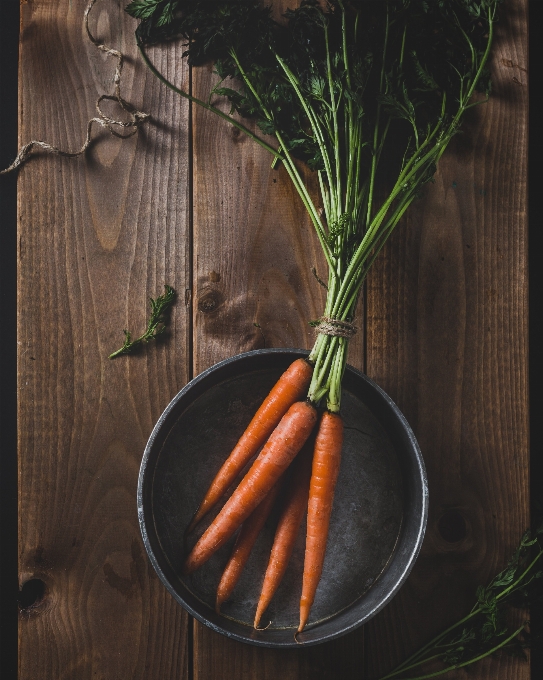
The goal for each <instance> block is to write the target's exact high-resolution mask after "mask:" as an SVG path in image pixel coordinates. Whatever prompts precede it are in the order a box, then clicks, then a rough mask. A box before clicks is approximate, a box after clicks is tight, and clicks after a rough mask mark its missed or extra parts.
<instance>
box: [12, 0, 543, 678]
mask: <svg viewBox="0 0 543 680" xmlns="http://www.w3.org/2000/svg"><path fill="white" fill-rule="evenodd" d="M123 4H124V3H123V2H113V1H112V0H111V1H108V2H105V1H104V2H101V1H99V2H98V4H97V5H96V7H95V9H94V10H93V14H92V17H91V26H92V27H93V30H94V32H95V34H96V35H97V36H98V37H99V38H100V39H103V40H104V41H105V42H106V44H108V45H112V46H116V47H117V46H118V47H119V48H120V49H121V50H122V51H123V52H124V53H126V54H128V55H130V59H129V61H128V62H127V67H126V72H125V76H124V79H123V94H124V96H125V97H126V98H127V99H128V100H129V101H131V102H132V103H134V104H135V105H136V106H138V107H139V108H142V109H144V110H146V111H149V112H151V114H152V116H153V119H152V121H151V123H150V124H149V125H147V126H146V127H145V128H144V129H143V130H142V131H141V133H140V134H138V135H137V136H136V137H134V138H132V139H130V140H126V141H122V142H121V141H120V140H117V139H112V138H110V137H107V136H105V135H103V136H101V138H100V140H99V141H98V142H97V143H96V144H95V145H94V146H93V148H92V150H91V151H90V152H89V153H88V154H87V155H86V156H85V158H79V159H76V160H69V159H59V158H56V157H40V158H39V159H35V160H32V161H31V162H30V163H29V164H28V165H27V166H26V167H25V168H23V169H22V171H21V172H20V173H19V178H18V188H17V224H18V234H17V239H16V240H15V238H14V236H13V232H12V231H11V233H9V229H10V228H11V230H13V222H10V212H9V210H10V207H9V206H10V205H11V204H10V203H9V200H10V199H9V192H10V190H14V187H15V184H14V179H13V178H8V179H7V180H6V179H4V178H2V180H0V181H1V182H2V185H1V187H0V188H1V189H2V190H3V191H4V192H5V194H4V195H5V196H6V197H7V198H4V197H3V199H2V200H5V201H6V206H7V207H6V212H5V213H3V215H2V222H3V223H4V224H6V225H7V224H9V225H10V227H8V228H5V229H4V230H3V231H4V232H6V233H5V235H4V234H3V236H2V239H3V242H4V243H5V244H6V245H7V249H5V250H4V253H7V252H11V255H10V256H8V255H4V254H3V257H4V256H5V257H6V262H7V258H8V257H11V258H13V252H14V250H15V249H16V252H17V266H18V299H19V306H18V308H19V313H18V324H17V325H18V338H17V343H18V344H17V350H18V352H17V353H18V411H19V421H18V422H19V425H18V430H17V432H18V435H17V439H18V450H19V458H18V460H19V463H18V478H19V525H18V535H19V545H18V566H17V573H18V581H19V583H18V585H19V588H22V593H23V595H22V596H21V607H20V611H19V633H18V639H19V657H18V669H19V670H18V676H19V678H20V680H27V678H28V679H29V680H30V678H32V679H33V680H34V679H39V680H42V679H43V680H49V679H51V680H58V679H62V680H72V679H73V680H75V679H77V680H86V679H87V678H88V679H89V680H90V678H93V679H94V678H104V679H106V678H107V679H108V680H109V679H115V680H116V679H124V678H145V679H146V680H151V679H154V678H156V679H157V680H158V679H159V678H160V680H169V679H170V678H187V679H189V678H190V679H194V680H204V679H205V680H207V679H210V680H211V679H213V680H215V679H219V678H220V679H225V680H228V679H230V678H231V679H232V680H233V679H234V678H235V679H236V680H237V679H240V678H247V679H249V678H251V679H252V678H259V679H261V678H262V679H268V678H269V679H270V680H271V679H275V678H278V677H282V678H284V679H285V680H291V679H292V680H294V679H296V680H302V679H305V678H309V677H311V678H316V679H317V680H319V679H321V678H322V679H324V678H346V679H350V678H353V679H354V678H362V677H363V678H368V679H370V678H376V677H378V676H379V675H380V674H382V673H384V672H385V671H386V670H388V669H389V668H391V667H392V666H393V665H394V663H396V662H398V661H399V660H401V659H402V658H403V657H404V656H405V655H406V654H408V653H409V652H410V651H412V650H414V649H415V648H416V647H417V646H418V645H419V644H421V643H422V642H424V641H425V640H427V639H428V638H429V637H431V636H432V635H433V634H434V633H435V632H437V631H438V630H439V629H440V628H442V627H444V626H446V625H447V624H449V623H451V622H452V621H454V620H455V619H456V618H458V617H459V616H461V615H462V614H463V613H465V612H466V611H467V610H469V608H470V607H471V603H472V602H473V596H474V591H475V587H476V586H477V585H478V584H479V583H484V582H486V581H487V580H488V579H489V578H490V577H491V576H492V575H493V574H494V573H495V572H496V571H498V570H499V569H500V568H501V567H502V565H503V564H504V563H505V562H506V560H507V558H508V556H509V554H510V553H511V552H512V549H513V548H514V546H515V544H516V543H517V542H518V539H519V537H520V535H521V534H522V532H523V530H524V529H525V527H526V526H528V524H529V478H528V462H529V453H528V435H529V427H528V383H527V377H528V374H527V368H528V367H527V345H528V307H527V303H528V297H527V264H528V256H527V215H526V211H527V187H526V180H527V177H526V164H527V160H526V159H527V111H528V108H527V107H528V101H527V71H526V69H527V33H526V32H527V22H526V14H527V10H528V4H527V2H526V0H510V1H509V2H507V3H506V5H505V10H504V16H503V20H502V22H501V23H500V25H499V27H498V32H497V33H498V35H497V42H496V47H495V52H494V58H493V62H492V71H493V77H494V96H493V98H492V100H491V102H490V103H489V104H487V105H485V106H482V107H478V108H477V109H474V110H473V111H472V113H471V115H470V116H469V117H468V120H467V121H466V126H465V129H464V134H463V135H461V136H459V137H458V138H457V139H456V140H455V142H454V144H453V145H452V146H451V148H450V150H449V152H448V154H447V156H446V157H445V158H444V159H443V162H442V163H441V166H440V169H439V172H438V174H437V176H436V181H435V183H434V184H433V185H431V186H430V187H429V188H428V190H427V191H426V193H425V196H424V198H423V200H421V201H420V202H418V203H417V204H415V205H414V206H413V209H412V210H411V212H410V214H409V217H408V218H407V219H406V220H405V221H404V224H403V225H402V226H401V227H400V228H399V230H398V232H397V233H396V234H395V236H394V238H393V240H392V241H391V243H390V244H389V247H387V248H386V250H385V252H384V253H383V255H382V257H381V258H380V260H379V262H378V263H377V264H376V266H375V269H374V271H373V272H372V275H371V277H370V279H369V281H368V286H367V294H366V301H365V323H364V332H363V333H361V334H360V335H359V337H358V339H357V341H356V342H355V343H353V346H352V347H351V350H350V358H349V361H350V363H352V364H353V365H355V366H357V367H360V368H363V369H364V370H365V371H366V372H367V373H368V375H369V376H370V377H372V378H373V379H374V380H376V381H377V382H378V383H379V384H380V385H381V386H382V387H383V388H384V389H385V390H386V391H387V392H389V394H390V395H391V396H392V398H393V399H394V400H395V401H396V402H397V403H398V405H399V406H400V408H401V409H402V410H403V411H404V413H405V414H406V416H407V418H408V420H409V422H410V423H411V425H412V427H413V428H414V430H415V433H416V434H417V437H418V439H419V442H420V444H421V448H422V451H423V454H424V457H425V461H426V465H427V469H428V475H429V483H430V492H431V504H430V515H429V522H428V530H427V535H426V538H425V542H424V546H423V550H422V553H421V555H420V558H419V560H418V561H417V564H416V566H415V568H414V570H413V572H412V574H411V576H410V578H409V580H408V582H407V583H406V585H405V586H404V587H403V589H402V591H401V593H400V594H399V595H398V596H397V597H396V598H395V599H394V600H393V602H392V603H391V604H390V605H389V606H388V607H387V608H386V609H385V610H384V611H383V612H381V613H380V614H379V615H378V616H377V617H376V618H375V619H374V620H372V621H371V622H370V623H369V624H368V625H366V626H365V627H364V628H362V629H360V630H359V631H356V632H355V633H352V634H350V635H348V636H346V637H344V638H342V639H340V640H338V641H336V642H333V643H329V644H326V645H322V646H319V647H315V648H310V649H306V650H304V649H300V650H293V651H287V652H281V651H275V650H260V649H256V648H253V647H250V646H247V645H242V644H238V643H234V642H232V641H229V640H227V639H226V638H223V637H222V636H219V635H217V634H215V633H212V632H211V631H209V630H208V629H207V628H205V627H204V626H201V625H200V624H197V623H195V622H193V621H192V620H191V619H190V618H189V617H188V616H187V615H186V614H185V613H184V611H183V610H182V609H181V608H180V607H179V606H178V605H176V604H175V602H174V601H173V599H172V598H171V597H170V596H169V595H168V594H167V592H166V591H165V589H164V588H163V587H162V585H161V583H160V582H159V580H158V578H157V577H156V576H155V574H154V572H153V570H152V568H151V567H150V565H149V564H148V561H147V558H146V556H145V552H144V549H143V546H142V543H141V539H140V535H139V529H138V524H137V516H136V511H135V489H136V480H137V473H138V466H139V462H140V459H141V454H142V451H143V447H144V445H145V441H146V439H147V437H148V435H149V433H150V431H151V429H152V426H153V423H154V422H155V421H156V419H157V418H158V416H159V415H160V413H161V412H162V410H163V409H164V407H165V406H166V404H167V403H168V401H169V400H170V399H171V398H172V397H173V395H174V394H175V393H176V392H177V391H178V390H179V389H180V388H181V387H182V386H183V385H184V384H185V383H186V382H187V380H189V379H190V378H191V377H192V376H193V375H196V374H197V373H199V372H200V371H201V370H203V369H205V368H206V367H208V366H210V365H211V364H213V363H215V362H216V361H219V360H221V359H223V358H225V357H227V356H230V355H232V354H236V353H238V352H240V351H244V350H248V349H253V348H257V347H261V346H263V345H264V344H265V345H266V346H293V347H303V346H305V347H310V346H311V344H312V332H311V330H310V329H309V328H308V326H307V323H306V321H307V319H310V318H315V316H318V315H319V313H320V311H321V305H322V301H323V300H322V292H321V289H320V288H319V286H318V285H317V284H316V283H315V281H314V279H313V277H312V275H311V272H310V270H311V267H312V266H313V265H317V267H318V268H319V267H320V268H321V270H322V262H321V258H320V255H319V253H318V246H317V244H316V239H315V238H314V237H313V234H312V232H311V227H310V225H309V224H308V220H307V219H306V217H305V215H304V211H303V209H302V207H301V206H300V204H299V202H298V201H297V199H296V196H295V195H294V193H293V191H292V190H291V188H290V186H289V184H288V178H286V177H285V173H284V172H283V171H282V170H279V171H274V170H271V169H270V165H269V157H268V156H267V154H266V153H265V152H263V151H262V150H261V149H260V148H258V147H256V146H255V145H254V144H252V143H251V142H250V140H248V139H245V138H244V137H242V136H240V135H238V134H237V132H236V131H235V130H234V129H233V128H232V127H231V126H228V125H227V124H224V123H222V122H219V121H217V120H216V119H214V118H213V117H212V116H211V114H208V113H206V112H202V111H201V110H198V109H194V110H191V109H190V107H189V106H188V105H187V104H186V102H184V101H182V100H180V99H179V98H178V97H176V96H175V95H174V94H173V93H171V92H169V91H167V90H166V89H165V88H164V87H163V86H161V85H160V83H159V82H158V81H157V80H156V79H154V78H153V77H152V76H151V75H150V74H149V73H148V72H147V71H146V70H145V68H144V67H143V66H142V64H141V61H140V60H139V59H138V58H137V55H136V52H135V50H134V41H133V37H132V36H133V29H134V22H133V21H132V20H131V19H130V18H129V17H127V16H126V15H124V14H123V11H122V7H123ZM285 4H287V5H288V3H285ZM84 7H85V2H84V0H83V1H82V0H77V1H75V0H72V2H68V0H61V2H56V1H53V0H36V1H34V0H30V1H29V2H24V3H22V4H21V32H20V53H19V74H20V80H19V105H18V111H19V141H20V143H23V142H26V141H28V140H29V139H36V138H38V139H46V140H48V141H51V142H52V143H54V144H58V145H60V146H61V147H63V148H67V149H75V148H78V147H79V146H80V144H81V141H82V136H83V131H84V129H85V126H86V121H87V120H88V118H89V117H91V116H92V115H93V113H94V101H95V99H96V97H97V95H98V94H101V93H103V92H110V91H111V90H112V76H113V72H114V63H113V61H112V60H111V59H110V58H108V57H106V56H105V55H102V54H101V53H99V52H97V50H96V48H95V47H94V46H93V45H91V44H90V43H88V41H87V40H86V38H85V37H84V35H83V32H82V15H83V10H84ZM2 49H3V50H5V54H6V57H9V56H10V55H11V58H12V61H13V58H14V57H13V52H9V50H13V42H12V43H10V42H9V40H8V41H7V43H6V44H4V45H3V47H2ZM180 54H181V48H180V47H179V46H175V45H171V46H170V47H169V48H168V49H167V50H164V49H156V50H154V51H153V58H154V60H155V62H156V63H157V65H158V66H159V68H160V69H161V70H163V71H164V72H165V73H167V74H168V76H169V77H170V78H171V79H173V80H175V82H177V83H179V84H182V85H183V86H185V87H188V86H191V87H192V88H193V91H194V92H195V93H196V94H200V95H203V94H204V93H206V92H207V91H208V90H207V89H208V87H209V83H210V81H211V79H212V77H213V76H212V74H211V72H210V70H209V69H198V70H195V71H194V72H193V73H192V74H190V73H189V72H188V69H187V68H186V67H185V66H181V65H180V64H181V59H180ZM11 102H12V103H13V99H12V100H11ZM10 106H12V104H10ZM3 115H4V116H6V118H5V120H6V121H7V123H6V124H7V125H10V124H13V115H14V114H13V106H12V108H8V109H6V111H5V112H3ZM10 116H11V118H10ZM10 121H11V122H10ZM14 148H15V145H14V144H13V147H10V148H9V149H7V151H6V153H5V154H4V155H3V158H6V160H7V159H8V158H10V157H11V158H12V157H13V155H14ZM10 261H12V260H10ZM5 271H6V274H5V275H6V276H8V273H7V272H9V271H12V270H10V269H9V266H7V265H6V270H5ZM2 274H3V275H4V272H3V273H2ZM10 280H11V279H10ZM165 282H167V283H170V284H171V285H173V286H174V287H175V288H176V290H177V291H178V292H179V293H180V295H179V300H178V303H177V305H176V307H175V310H174V313H173V317H172V335H171V337H170V339H169V340H168V341H167V342H165V343H161V344H159V345H157V346H150V347H149V348H148V349H147V350H146V351H145V352H143V353H142V354H140V355H138V356H135V357H130V358H126V357H125V358H121V359H119V360H117V361H115V362H110V361H108V360H107V355H108V353H109V352H110V351H111V350H112V349H114V348H116V347H117V346H118V345H119V344H120V342H121V341H122V337H121V329H122V328H123V327H126V326H129V327H130V328H133V329H139V328H142V327H143V326H144V323H145V319H146V315H147V312H148V304H147V299H148V297H149V296H156V295H157V294H158V293H160V291H161V288H162V286H163V284H164V283H165ZM9 285H10V284H9V280H7V283H6V288H5V289H4V290H5V291H6V292H5V295H4V298H3V304H5V308H6V309H8V312H9V309H12V308H13V297H10V296H9V293H8V292H9ZM10 305H11V307H10ZM254 323H258V324H259V325H260V327H261V330H259V329H258V328H256V327H255V326H254ZM10 332H11V331H10V329H9V328H7V329H6V332H5V333H4V335H3V338H2V340H3V342H5V343H6V344H9V342H10V338H11V342H14V340H13V337H12V336H10ZM7 352H8V354H6V356H7V357H9V356H10V355H9V350H7ZM4 363H5V367H4V370H5V376H6V381H7V382H6V385H8V386H9V385H12V384H13V380H14V367H13V362H11V363H10V362H9V361H8V360H6V361H5V362H4ZM10 381H11V382H10ZM10 396H12V395H11V394H10V392H9V391H8V397H10ZM5 425H6V426H7V427H6V432H7V435H6V436H7V438H6V439H5V440H4V441H5V442H6V444H7V447H8V448H11V446H10V439H9V437H10V436H12V435H10V432H13V429H10V424H9V423H8V422H7V421H6V422H5ZM4 459H5V460H6V461H7V462H6V463H5V464H4ZM9 460H12V459H8V455H4V453H3V460H2V466H3V475H4V470H5V472H6V474H5V475H4V476H3V480H5V479H7V480H9V479H11V480H13V467H10V465H11V466H12V463H10V462H9ZM4 466H5V467H4ZM10 474H11V477H10ZM2 483H3V484H4V481H3V482H2ZM4 491H5V494H3V495H4V501H5V503H6V504H7V505H6V507H7V506H8V505H9V503H10V502H13V486H8V485H7V484H6V487H5V488H4V486H3V492H4ZM10 499H11V500H10ZM7 535H8V537H11V538H8V544H9V540H11V541H13V531H12V530H11V532H10V531H9V523H8V533H7ZM6 564H7V565H8V572H7V573H8V577H6V581H5V583H6V587H11V585H13V584H11V582H10V581H9V573H10V572H9V564H10V563H9V561H6ZM40 582H42V583H43V584H44V587H45V592H44V594H43V596H42V597H41V596H39V595H40V593H39V589H38V590H32V583H34V585H36V584H37V585H38V586H39V583H40ZM25 584H27V585H26V586H25ZM28 584H30V585H28ZM3 587H4V581H3ZM33 593H34V594H35V595H37V596H38V597H37V599H36V600H35V601H33ZM3 611H4V612H8V614H3V616H5V619H6V620H8V619H9V616H12V615H13V609H12V608H10V607H9V604H8V606H7V607H6V608H4V610H3ZM10 639H11V640H12V641H13V637H12V638H9V637H8V638H5V641H6V640H7V641H8V644H9V640H10ZM12 650H13V644H12V645H11V650H8V651H5V652H3V653H4V654H5V655H6V656H5V658H6V659H7V660H9V658H11V657H10V654H13V651H12ZM6 663H7V662H6ZM529 675H530V670H529V666H528V665H527V664H526V663H524V662H522V661H518V660H512V659H509V658H505V657H500V658H498V659H489V660H485V661H484V662H483V663H481V664H480V665H478V667H477V668H476V669H473V671H472V672H471V673H470V677H472V678H477V680H479V679H480V680H483V679H485V680H487V679H488V680H491V679H492V680H494V679H495V678H499V679H500V680H502V679H504V680H512V679H515V680H520V679H525V678H528V677H529ZM450 677H451V678H455V679H459V678H464V677H467V675H466V673H465V671H458V672H456V673H455V674H452V675H451V676H450Z"/></svg>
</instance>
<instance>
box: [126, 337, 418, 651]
mask: <svg viewBox="0 0 543 680" xmlns="http://www.w3.org/2000/svg"><path fill="white" fill-rule="evenodd" d="M307 354H308V352H306V351H304V350H295V349H268V350H256V351H253V352H247V353H246V354H240V355H238V356H235V357H232V358H231V359H227V360H226V361H223V362H221V363H219V364H216V365H215V366H213V367H212V368H210V369H208V370H207V371H204V372H203V373H202V374H200V375H199V376H198V377H196V378H195V379H194V380H192V381H191V382H190V383H188V385H187V386H186V387H185V388H184V389H182V390H181V392H179V393H178V394H177V395H176V396H175V397H174V399H173V400H172V401H171V402H170V404H169V405H168V406H167V408H166V410H165V411H164V413H163V414H162V415H161V417H160V419H159V421H158V422H157V424H156V426H155V428H154V429H153V432H152V434H151V436H150V438H149V442H148V443H147V446H146V449H145V453H144V456H143V460H142V464H141V469H140V475H139V482H138V516H139V522H140V527H141V531H142V535H143V541H144V544H145V547H146V550H147V553H148V555H149V558H150V560H151V562H152V564H153V566H154V568H155V570H156V572H157V573H158V575H159V577H160V579H161V580H162V582H163V583H164V585H165V586H166V588H167V589H168V590H169V591H170V593H171V594H172V595H173V596H174V598H175V599H176V600H177V601H178V602H179V603H180V604H181V605H182V606H183V607H185V609H187V610H188V611H189V612H190V614H192V615H193V616H195V617H196V618H197V619H198V620H199V621H201V622H202V623H204V624H205V625H207V626H209V627H210V628H212V629H213V630H215V631H218V632H220V633H223V634H224V635H227V636H228V637H231V638H234V639H236V640H241V641H243V642H248V643H251V644H254V645H259V646H263V647H296V646H297V645H298V644H299V643H302V644H306V645H312V644H317V643H320V642H324V641H326V640H331V639H332V638H335V637H338V636H340V635H343V634H345V633H347V632H349V631H351V630H353V629H354V628H356V627H357V626H360V625H361V624H363V623H364V622H366V621H367V620H368V619H370V618H371V617H372V616H374V615H375V614H376V613H377V612H378V611H379V610H380V609H382V608H383V607H384V606H385V604H386V603H387V602H388V601H389V600H390V599H391V598H392V597H393V596H394V594H395V593H396V592H397V591H398V589H399V588H400V586H401V585H402V583H403V582H404V581H405V579H406V578H407V575H408V574H409V571H410V570H411V567H412V566H413V562H414V561H415V558H416V556H417V554H418V552H419V550H420V546H421V542H422V538H423V535H424V530H425V527H426V517H427V511H428V488H427V481H426V473H425V469H424V463H423V460H422V457H421V454H420V450H419V447H418V445H417V442H416V439H415V437H414V435H413V432H412V431H411V429H410V427H409V425H408V424H407V422H406V420H405V418H404V417H403V415H402V414H401V412H400V411H399V409H398V407H397V406H396V405H395V404H394V403H393V401H392V400H391V399H390V398H389V397H388V396H387V395H386V394H385V392H383V390H381V389H380V388H379V387H378V386H377V385H376V384H375V383H373V382H372V381H371V380H370V379H369V378H368V377H367V376H365V375H364V374H363V373H360V372H359V371H357V370H355V369H353V368H351V367H347V370H346V372H345V377H344V381H343V393H342V416H343V419H344V423H345V439H344V445H343V453H342V463H341V471H340V475H339V479H338V483H337V487H336V494H335V499H334V507H333V511H332V518H331V523H330V532H329V539H328V545H327V551H326V558H325V564H324V569H323V575H322V578H321V581H320V584H319V587H318V590H317V594H316V598H315V603H314V605H313V608H312V610H311V616H310V620H309V624H308V626H307V627H306V629H305V630H304V631H303V633H302V634H301V635H298V636H297V640H298V642H296V641H295V640H294V633H295V631H296V627H297V622H298V619H299V600H300V592H301V574H302V569H303V555H304V542H305V523H304V525H302V528H301V530H300V535H299V536H298V541H297V544H296V548H295V550H294V553H293V556H292V558H291V562H290V564H289V568H288V571H287V573H286V575H285V578H284V580H283V582H282V584H281V586H280V587H279V590H278V591H277V593H276V595H275V597H274V600H273V601H272V604H271V605H270V607H269V609H268V611H267V612H266V613H265V614H264V617H263V619H262V623H261V625H263V626H265V625H266V624H267V622H268V621H269V622H270V625H269V626H268V628H267V629H266V630H254V629H253V627H252V621H253V618H254V613H255V610H256V604H257V602H258V597H259V594H260V588H261V584H262V578H263V575H264V572H265V569H266V565H267V561H268V558H269V551H270V548H271V543H272V541H273V534H274V528H275V527H274V524H275V521H276V519H277V518H276V517H275V516H274V515H273V513H272V516H271V517H270V519H269V521H268V522H267V524H266V526H265V527H264V530H263V531H262V532H261V535H260V536H259V538H258V540H257V543H256V544H255V546H254V548H253V552H252V554H251V557H250V559H249V562H248V563H247V565H246V567H245V570H244V573H243V575H242V577H241V579H240V581H239V582H238V584H237V586H236V589H235V590H234V593H233V595H232V598H231V600H230V601H229V602H227V603H225V604H224V605H223V607H222V613H221V614H220V615H218V614H216V613H215V611H214V600H215V592H216V588H217V584H218V582H219V580H220V576H221V573H222V569H223V568H224V565H225V562H226V560H227V559H228V555H229V552H230V550H231V545H232V541H231V542H230V543H229V544H227V545H225V546H224V547H223V548H222V549H221V550H220V551H218V552H217V553H216V554H215V555H214V556H213V557H212V558H211V559H210V560H209V562H207V563H206V564H205V565H204V566H203V567H202V568H201V569H199V570H198V571H196V572H195V573H194V574H191V575H190V576H187V577H184V576H183V575H182V574H181V566H182V564H183V561H184V557H185V555H186V551H187V546H186V545H184V538H183V536H184V531H185V528H186V526H187V525H188V523H189V521H190V519H191V517H192V515H193V513H194V511H195V510H196V508H197V506H198V504H199V502H200V501H201V499H202V497H203V495H204V493H205V491H206V490H207V488H208V486H209V484H210V483H211V480H212V479H213V477H214V475H215V474H216V472H217V470H218V469H219V467H220V466H221V464H222V462H223V461H224V460H225V458H226V457H227V456H228V454H229V452H230V451H231V449H232V448H233V446H234V445H235V443H236V441H237V440H238V438H239V437H240V435H241V433H242V432H243V430H244V429H245V427H246V425H247V424H248V422H249V421H250V419H251V418H252V415H253V414H254V412H255V411H256V409H257V408H258V406H259V405H260V403H261V401H262V399H263V398H264V397H265V396H266V394H267V393H268V392H269V390H270V389H271V387H272V386H273V384H274V383H275V381H276V380H277V378H278V377H279V375H280V374H281V373H282V372H283V371H284V370H285V369H286V367H287V366H288V365H289V364H290V363H291V362H292V361H294V359H295V358H297V357H299V356H307ZM210 521H211V517H210V518H209V519H208V520H204V521H203V522H202V526H200V527H199V528H197V529H196V531H195V532H194V535H191V536H189V538H188V548H190V547H192V545H193V544H194V543H195V542H196V540H197V538H198V537H199V536H200V535H201V534H202V533H203V531H204V529H205V527H206V526H207V525H208V524H209V522H210ZM232 540H233V539H232Z"/></svg>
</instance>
